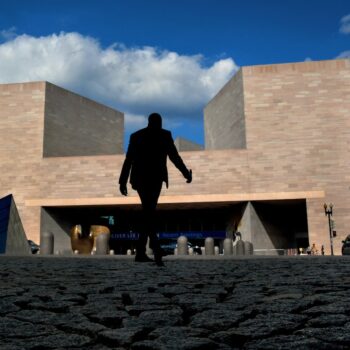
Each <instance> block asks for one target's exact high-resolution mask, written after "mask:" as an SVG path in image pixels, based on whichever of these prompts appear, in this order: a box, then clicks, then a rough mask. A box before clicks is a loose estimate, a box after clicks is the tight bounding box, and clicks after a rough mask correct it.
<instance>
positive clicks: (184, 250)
mask: <svg viewBox="0 0 350 350" xmlns="http://www.w3.org/2000/svg"><path fill="white" fill-rule="evenodd" d="M187 242H188V240H187V237H185V236H180V237H179V238H178V239H177V254H178V255H188V247H187Z"/></svg>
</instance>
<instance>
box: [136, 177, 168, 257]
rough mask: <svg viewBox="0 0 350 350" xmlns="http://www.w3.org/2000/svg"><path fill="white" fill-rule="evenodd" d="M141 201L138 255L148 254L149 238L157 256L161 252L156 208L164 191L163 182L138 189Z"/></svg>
mask: <svg viewBox="0 0 350 350" xmlns="http://www.w3.org/2000/svg"><path fill="white" fill-rule="evenodd" d="M136 190H137V193H138V195H139V197H140V199H141V205H142V212H141V220H140V223H139V229H138V231H139V239H138V241H137V244H136V254H137V255H144V254H146V244H147V238H148V237H149V239H150V248H151V249H152V250H153V252H154V253H155V254H157V252H159V251H160V245H159V241H158V237H157V225H156V208H157V204H158V198H159V195H160V192H161V190H162V182H152V183H149V184H147V185H144V186H140V187H138V188H137V189H136Z"/></svg>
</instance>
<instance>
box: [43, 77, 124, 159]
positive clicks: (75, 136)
mask: <svg viewBox="0 0 350 350" xmlns="http://www.w3.org/2000/svg"><path fill="white" fill-rule="evenodd" d="M123 140H124V114H123V113H121V112H119V111H116V110H114V109H112V108H109V107H107V106H104V105H101V104H99V103H97V102H95V101H92V100H90V99H88V98H85V97H82V96H79V95H77V94H74V93H72V92H70V91H67V90H65V89H62V88H60V87H58V86H55V85H53V84H50V83H46V91H45V123H44V151H43V154H44V157H57V156H88V155H101V154H122V153H123Z"/></svg>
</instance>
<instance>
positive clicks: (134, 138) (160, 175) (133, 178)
mask: <svg viewBox="0 0 350 350" xmlns="http://www.w3.org/2000/svg"><path fill="white" fill-rule="evenodd" d="M167 157H169V158H170V160H171V161H172V162H173V163H174V165H175V166H176V167H177V168H178V169H179V170H180V171H181V173H182V174H183V176H184V177H185V178H186V177H188V175H189V171H188V169H187V168H186V166H185V164H184V162H183V161H182V159H181V157H180V155H179V154H178V152H177V149H176V147H175V145H174V141H173V138H172V135H171V132H170V131H168V130H165V129H155V128H150V127H147V128H144V129H141V130H139V131H137V132H135V133H133V134H132V135H131V136H130V142H129V147H128V151H127V153H126V158H125V161H124V164H123V168H122V171H121V173H120V177H119V184H121V185H126V183H127V181H128V178H129V174H130V183H131V186H132V188H133V189H138V188H142V187H143V186H149V185H150V184H152V183H159V182H163V181H164V182H165V183H166V186H167V187H168V183H169V181H168V170H167V165H166V162H167ZM130 170H131V173H130Z"/></svg>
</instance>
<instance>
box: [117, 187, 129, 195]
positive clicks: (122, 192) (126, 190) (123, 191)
mask: <svg viewBox="0 0 350 350" xmlns="http://www.w3.org/2000/svg"><path fill="white" fill-rule="evenodd" d="M119 190H120V193H121V194H122V195H123V196H127V195H128V189H127V188H126V185H122V184H121V185H120V186H119Z"/></svg>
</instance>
